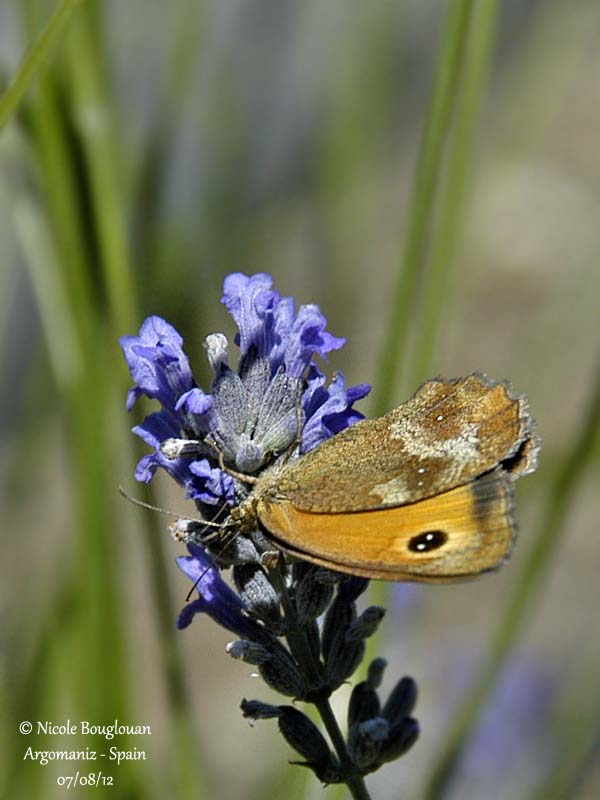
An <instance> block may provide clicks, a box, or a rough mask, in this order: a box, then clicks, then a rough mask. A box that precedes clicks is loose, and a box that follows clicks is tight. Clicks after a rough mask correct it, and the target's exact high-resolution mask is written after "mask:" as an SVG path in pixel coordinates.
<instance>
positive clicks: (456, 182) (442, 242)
mask: <svg viewBox="0 0 600 800" xmlns="http://www.w3.org/2000/svg"><path fill="white" fill-rule="evenodd" d="M497 16H498V0H480V2H477V3H475V4H474V7H473V16H472V22H471V27H470V31H469V39H468V42H467V48H466V53H465V57H464V62H463V67H462V74H461V86H460V92H459V94H458V100H457V105H456V115H455V124H454V127H453V130H452V134H451V137H450V143H449V145H448V151H449V152H448V167H447V175H446V178H445V180H444V185H443V187H442V189H441V191H440V195H441V196H440V201H439V212H438V222H437V224H436V225H435V228H434V230H433V236H432V241H431V248H430V256H429V268H428V270H427V273H426V275H425V281H426V288H425V290H424V291H423V302H422V306H421V313H420V314H419V317H418V320H416V333H415V354H414V358H413V363H412V369H411V370H410V385H411V386H418V385H419V384H420V383H422V382H423V381H424V380H425V379H426V378H427V377H428V376H429V374H430V371H431V367H432V362H433V358H434V354H435V348H436V345H437V340H438V335H439V330H440V326H441V323H442V321H443V316H444V314H443V312H444V306H447V304H448V291H449V288H450V283H451V272H452V269H453V267H454V263H455V261H456V253H457V245H458V242H459V239H460V235H461V231H462V217H463V210H464V206H465V197H466V194H467V190H468V185H469V167H470V163H471V158H472V154H473V149H474V148H473V142H474V138H475V133H476V131H477V122H478V119H479V113H480V110H481V105H482V100H483V95H484V91H485V86H486V83H487V78H488V74H489V67H490V61H491V55H492V50H493V45H494V39H495V31H496V21H497Z"/></svg>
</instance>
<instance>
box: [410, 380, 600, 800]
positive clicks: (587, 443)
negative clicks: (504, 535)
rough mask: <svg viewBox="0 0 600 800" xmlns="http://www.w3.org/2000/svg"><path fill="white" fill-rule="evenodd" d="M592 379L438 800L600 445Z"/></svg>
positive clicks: (465, 710) (438, 775)
mask: <svg viewBox="0 0 600 800" xmlns="http://www.w3.org/2000/svg"><path fill="white" fill-rule="evenodd" d="M594 379H595V386H594V388H593V392H592V395H591V398H590V404H589V408H588V411H587V414H586V416H585V418H584V421H583V424H582V425H581V428H580V429H579V433H578V435H577V437H576V439H575V441H574V444H573V447H572V448H571V450H570V452H569V453H568V454H567V456H566V458H565V459H564V461H563V463H562V465H561V467H560V468H559V470H558V472H557V473H556V475H555V477H554V480H553V481H552V482H551V484H550V487H549V491H548V497H547V501H546V506H545V509H544V512H543V514H542V519H541V524H540V526H539V528H538V530H537V532H536V534H535V537H534V540H533V545H532V547H531V550H530V551H529V554H528V557H527V559H526V560H525V561H524V562H523V564H522V567H521V571H520V573H519V575H518V576H517V579H516V581H515V585H514V590H513V592H512V595H511V596H510V597H509V600H508V603H507V604H506V607H505V609H504V611H503V614H502V617H501V619H500V622H499V624H498V627H497V628H496V631H495V633H494V636H493V638H492V641H491V644H490V647H489V649H488V656H487V660H486V662H485V664H484V665H483V667H482V669H481V672H480V674H479V677H478V678H477V680H476V682H475V685H474V688H472V689H471V690H470V692H469V695H468V697H467V698H466V700H465V701H464V703H463V705H462V708H460V709H459V710H458V712H457V714H456V717H455V721H454V723H453V725H452V726H451V729H450V731H449V732H448V733H447V735H446V736H445V737H444V739H445V741H446V742H447V744H446V747H445V748H444V750H443V752H442V755H441V757H440V759H439V761H438V763H437V765H435V766H434V769H433V772H432V776H431V780H430V782H429V785H428V787H427V793H426V795H425V796H426V797H427V798H428V800H438V799H439V798H441V797H443V796H444V792H445V789H446V786H447V785H448V784H449V782H450V780H451V779H452V776H453V774H454V771H455V768H456V766H457V763H458V760H459V758H460V754H461V752H462V749H463V747H464V745H465V743H466V742H467V741H468V739H469V737H470V735H471V733H472V731H473V728H474V726H475V724H476V722H477V720H478V718H479V714H480V712H481V709H482V707H483V705H484V703H485V701H486V699H487V697H488V696H489V693H490V691H491V689H492V688H493V686H494V685H495V683H496V680H497V678H498V676H499V674H500V672H501V670H502V668H503V667H504V665H505V663H506V660H507V657H508V655H509V653H510V651H511V648H512V646H513V645H514V643H515V641H516V640H517V637H518V636H519V633H520V632H521V628H522V626H523V623H524V621H525V619H526V616H527V613H528V612H529V610H530V609H531V607H532V605H533V601H534V599H535V597H536V596H537V593H538V591H539V589H540V587H541V585H542V581H543V579H544V577H545V576H546V574H547V572H548V570H549V568H550V566H551V565H552V556H553V554H554V552H555V550H556V547H557V545H558V542H559V538H560V534H561V533H562V530H563V523H564V521H565V518H566V516H567V512H568V510H569V507H570V505H571V503H572V502H573V500H574V499H575V494H576V490H577V489H578V487H579V483H580V481H581V479H582V477H583V476H584V474H585V471H586V468H587V466H588V464H589V463H590V461H591V457H592V454H593V452H594V447H595V445H596V444H597V441H596V439H597V437H598V435H599V433H600V365H599V366H598V369H597V372H596V375H595V377H594Z"/></svg>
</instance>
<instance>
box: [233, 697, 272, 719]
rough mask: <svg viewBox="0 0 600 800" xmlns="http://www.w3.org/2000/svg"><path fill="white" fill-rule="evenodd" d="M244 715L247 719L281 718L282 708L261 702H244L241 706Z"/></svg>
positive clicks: (244, 700)
mask: <svg viewBox="0 0 600 800" xmlns="http://www.w3.org/2000/svg"><path fill="white" fill-rule="evenodd" d="M240 708H241V709H242V714H243V715H244V717H246V718H247V719H275V718H277V717H280V716H281V708H280V707H279V706H273V705H271V704H270V703H263V702H261V701H260V700H246V699H245V698H244V699H243V700H242V702H241V704H240Z"/></svg>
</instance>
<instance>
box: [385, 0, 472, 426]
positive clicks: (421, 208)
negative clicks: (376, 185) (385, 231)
mask: <svg viewBox="0 0 600 800" xmlns="http://www.w3.org/2000/svg"><path fill="white" fill-rule="evenodd" d="M472 7H473V2H472V0H454V1H453V2H452V5H451V7H450V11H449V15H448V21H447V25H446V31H445V34H444V39H443V42H442V50H441V54H440V60H439V64H438V68H437V72H436V77H435V84H434V87H433V94H432V97H431V102H430V105H429V111H428V115H427V121H426V123H425V130H424V132H423V138H422V141H421V149H420V153H419V161H418V164H417V171H416V176H415V183H414V188H413V194H412V200H411V205H410V210H409V219H408V226H407V232H406V240H405V244H404V250H403V253H402V257H401V261H400V272H399V274H398V278H397V281H396V285H395V288H394V291H393V294H392V302H391V308H390V316H389V320H388V325H387V332H386V335H385V339H384V345H383V350H382V353H381V357H380V360H379V365H378V370H377V376H376V378H375V381H374V383H375V385H376V386H377V387H378V395H377V402H376V406H375V413H376V414H377V415H380V414H383V413H384V412H385V411H388V410H389V408H390V406H391V405H392V403H393V398H394V394H395V390H396V387H397V383H398V377H399V375H400V372H401V368H402V361H403V359H405V357H406V353H407V340H408V336H409V333H410V325H411V322H412V320H413V314H414V309H415V307H416V304H417V296H418V292H419V279H420V276H421V274H422V273H423V271H424V269H425V261H426V255H427V244H428V238H429V231H430V226H431V224H432V216H433V209H434V205H435V200H436V197H437V193H438V186H439V182H440V175H441V166H442V158H443V152H444V145H445V142H446V139H447V136H448V131H449V127H450V120H451V116H452V112H453V109H454V106H455V101H456V93H457V83H458V78H459V73H460V64H461V61H462V59H463V55H464V52H465V48H466V43H467V36H468V31H469V20H470V17H471V13H472Z"/></svg>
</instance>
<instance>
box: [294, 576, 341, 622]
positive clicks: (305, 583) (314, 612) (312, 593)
mask: <svg viewBox="0 0 600 800" xmlns="http://www.w3.org/2000/svg"><path fill="white" fill-rule="evenodd" d="M316 572H317V570H315V569H310V570H308V571H307V572H306V573H305V574H304V576H303V577H302V578H301V580H300V582H299V583H298V585H297V587H296V593H295V598H294V599H295V601H296V613H297V615H298V622H299V623H300V624H301V625H306V623H308V622H313V621H314V620H316V619H317V617H320V616H321V614H323V613H324V611H325V610H326V608H327V606H328V605H329V603H330V602H331V598H332V597H333V586H332V585H331V584H330V583H322V582H321V581H318V580H317V579H316Z"/></svg>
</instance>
